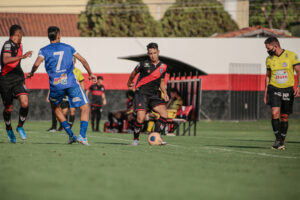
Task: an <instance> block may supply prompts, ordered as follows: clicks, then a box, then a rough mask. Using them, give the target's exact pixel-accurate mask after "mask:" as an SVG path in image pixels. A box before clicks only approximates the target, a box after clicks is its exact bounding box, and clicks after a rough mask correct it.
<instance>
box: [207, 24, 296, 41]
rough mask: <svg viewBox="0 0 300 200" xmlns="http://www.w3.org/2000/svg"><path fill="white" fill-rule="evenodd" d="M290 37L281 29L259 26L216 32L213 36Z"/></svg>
mask: <svg viewBox="0 0 300 200" xmlns="http://www.w3.org/2000/svg"><path fill="white" fill-rule="evenodd" d="M269 36H276V37H292V36H290V35H288V34H287V33H286V32H285V31H283V30H278V29H270V28H264V27H261V26H253V27H247V28H243V29H240V30H236V31H232V32H229V33H224V34H218V35H216V36H213V37H217V38H232V37H269Z"/></svg>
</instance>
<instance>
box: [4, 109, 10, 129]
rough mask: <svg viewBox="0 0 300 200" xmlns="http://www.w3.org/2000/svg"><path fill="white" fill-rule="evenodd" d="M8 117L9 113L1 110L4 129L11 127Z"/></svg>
mask: <svg viewBox="0 0 300 200" xmlns="http://www.w3.org/2000/svg"><path fill="white" fill-rule="evenodd" d="M10 118H11V113H10V112H5V111H3V119H4V122H5V126H6V130H11V129H12V127H11V120H10Z"/></svg>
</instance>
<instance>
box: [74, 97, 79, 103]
mask: <svg viewBox="0 0 300 200" xmlns="http://www.w3.org/2000/svg"><path fill="white" fill-rule="evenodd" d="M79 101H81V98H80V97H75V98H73V99H72V102H74V103H75V102H79Z"/></svg>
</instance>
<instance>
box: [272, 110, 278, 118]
mask: <svg viewBox="0 0 300 200" xmlns="http://www.w3.org/2000/svg"><path fill="white" fill-rule="evenodd" d="M279 116H280V112H278V111H273V110H272V118H273V119H278V118H279Z"/></svg>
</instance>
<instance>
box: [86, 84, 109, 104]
mask: <svg viewBox="0 0 300 200" xmlns="http://www.w3.org/2000/svg"><path fill="white" fill-rule="evenodd" d="M89 90H90V92H91V93H92V100H91V104H92V105H95V106H102V104H103V99H102V95H103V94H104V93H105V89H104V86H103V85H97V84H93V85H91V87H90V89H89Z"/></svg>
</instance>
